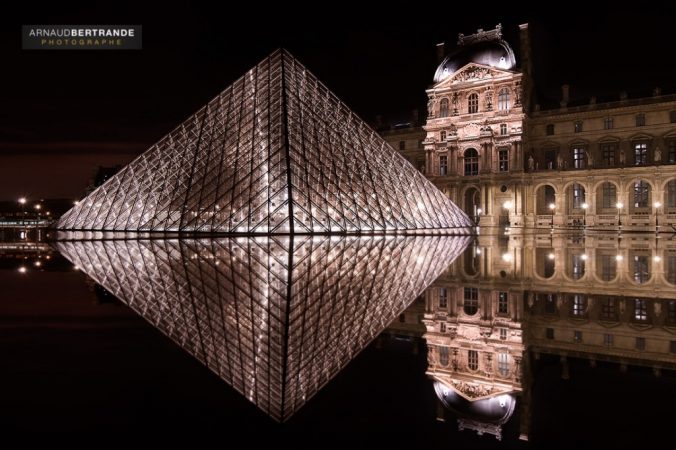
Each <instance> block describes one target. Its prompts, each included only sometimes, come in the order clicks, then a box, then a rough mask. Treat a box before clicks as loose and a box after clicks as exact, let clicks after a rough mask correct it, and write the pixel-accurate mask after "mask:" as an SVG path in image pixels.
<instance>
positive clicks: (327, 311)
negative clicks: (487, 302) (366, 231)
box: [56, 236, 469, 421]
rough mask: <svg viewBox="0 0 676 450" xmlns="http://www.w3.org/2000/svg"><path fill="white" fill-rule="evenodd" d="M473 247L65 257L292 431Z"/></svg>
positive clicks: (341, 245) (290, 247) (234, 242)
mask: <svg viewBox="0 0 676 450" xmlns="http://www.w3.org/2000/svg"><path fill="white" fill-rule="evenodd" d="M71 237H73V236H71ZM75 237H77V236H75ZM468 240H469V238H464V237H444V236H409V237H405V236H370V237H328V236H322V237H295V238H293V239H291V238H290V237H256V238H244V237H242V238H220V239H181V240H178V239H152V240H150V239H148V240H144V239H137V240H70V241H69V240H65V241H64V240H62V241H59V242H57V244H56V246H57V247H58V249H59V251H60V252H61V253H62V254H63V255H64V256H65V257H66V258H67V259H69V260H70V261H71V262H72V263H73V264H75V265H76V266H78V267H79V268H80V269H81V270H82V271H83V272H85V273H86V274H87V275H89V276H90V277H91V278H93V279H94V280H95V281H96V282H97V283H100V284H101V285H102V286H103V287H104V288H105V289H107V290H108V291H110V292H112V293H113V294H114V295H115V296H117V297H118V298H119V299H120V300H121V301H123V302H124V303H126V304H127V305H129V306H130V307H131V308H132V309H134V310H135V311H136V312H137V313H139V314H140V315H141V316H143V317H144V318H145V319H146V320H147V321H149V322H150V323H151V324H152V325H153V326H155V327H157V328H158V329H159V330H161V331H162V332H163V333H165V334H166V335H167V336H169V337H170V338H171V339H173V340H174V341H175V342H176V343H177V344H179V345H180V346H181V347H183V348H184V349H185V350H186V351H188V352H189V353H190V354H192V355H193V356H195V357H196V358H197V359H199V360H200V361H201V362H202V363H203V364H204V365H206V366H207V367H208V368H209V369H211V370H212V371H214V372H215V373H216V374H217V375H219V376H220V377H221V378H222V379H223V380H225V381H226V382H227V383H228V384H230V385H231V386H232V387H233V388H235V389H236V390H237V391H239V392H240V393H241V394H242V395H244V396H246V398H247V399H249V401H251V402H253V403H254V404H255V405H256V406H258V407H259V408H260V409H262V410H263V411H265V412H266V413H267V414H268V415H270V416H271V417H273V418H274V419H276V420H279V421H284V420H286V419H288V418H289V417H291V416H292V415H293V414H294V413H295V412H296V411H297V410H298V409H299V408H300V407H301V406H303V405H304V404H305V403H306V402H307V401H308V400H309V399H310V397H312V396H313V395H314V394H315V393H316V392H317V391H318V390H319V389H321V387H322V386H323V385H325V384H326V383H327V382H328V381H329V380H331V379H332V378H333V377H334V376H335V375H336V374H337V373H338V372H339V371H340V370H341V369H342V368H343V367H344V366H345V365H346V364H347V363H349V362H350V361H351V360H352V359H353V358H354V357H355V356H356V355H357V353H359V352H360V351H361V350H362V349H363V348H364V347H365V346H366V345H368V344H369V342H371V340H373V339H374V338H375V337H377V336H378V334H380V333H381V332H382V331H383V329H385V327H386V326H387V325H388V324H389V323H390V322H391V321H392V320H394V318H396V317H397V316H399V315H400V314H401V313H402V311H404V310H405V309H406V307H407V306H408V305H409V304H410V303H411V302H412V301H413V300H414V299H415V298H416V297H417V296H419V295H420V294H421V293H422V292H423V290H424V289H425V288H426V287H427V286H428V285H429V284H430V283H432V282H433V281H434V280H435V279H436V278H437V277H438V276H439V275H440V274H441V273H442V272H443V271H444V270H445V269H446V268H447V267H448V266H449V264H451V262H452V261H453V260H454V259H455V257H456V256H457V255H459V254H460V253H461V252H462V250H463V249H464V248H465V247H466V246H467V244H468Z"/></svg>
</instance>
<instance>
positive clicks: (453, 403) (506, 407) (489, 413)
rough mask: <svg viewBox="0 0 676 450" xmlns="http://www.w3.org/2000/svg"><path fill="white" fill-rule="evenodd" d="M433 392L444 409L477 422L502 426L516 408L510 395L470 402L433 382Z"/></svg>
mask: <svg viewBox="0 0 676 450" xmlns="http://www.w3.org/2000/svg"><path fill="white" fill-rule="evenodd" d="M434 392H435V393H436V394H437V397H439V400H440V401H441V403H442V404H443V405H444V407H446V408H447V409H449V410H451V411H453V412H455V413H456V414H457V415H458V416H459V417H464V418H467V419H471V420H475V421H478V422H484V423H494V424H498V425H502V424H504V423H506V422H507V421H508V420H509V418H510V417H512V414H514V407H515V406H516V397H514V396H513V395H511V394H505V393H503V394H498V395H495V396H492V397H488V398H482V399H480V400H475V401H470V400H467V399H466V398H464V397H463V396H461V395H460V394H458V393H457V392H456V391H455V390H453V389H450V388H448V387H447V386H446V385H444V384H443V383H441V382H439V381H435V382H434Z"/></svg>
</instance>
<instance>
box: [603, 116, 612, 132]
mask: <svg viewBox="0 0 676 450" xmlns="http://www.w3.org/2000/svg"><path fill="white" fill-rule="evenodd" d="M603 129H604V130H612V129H613V118H612V117H606V118H605V120H604V121H603Z"/></svg>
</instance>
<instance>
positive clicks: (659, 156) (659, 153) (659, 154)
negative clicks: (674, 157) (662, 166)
mask: <svg viewBox="0 0 676 450" xmlns="http://www.w3.org/2000/svg"><path fill="white" fill-rule="evenodd" d="M653 159H654V160H655V162H656V163H657V162H660V161H662V150H660V148H659V147H655V156H654V158H653Z"/></svg>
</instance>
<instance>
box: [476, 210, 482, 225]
mask: <svg viewBox="0 0 676 450" xmlns="http://www.w3.org/2000/svg"><path fill="white" fill-rule="evenodd" d="M482 211H483V210H482V209H481V208H477V209H476V215H475V216H474V223H475V224H476V225H479V217H480V216H481V213H482Z"/></svg>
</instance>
